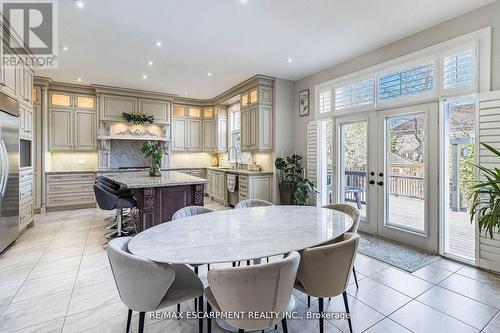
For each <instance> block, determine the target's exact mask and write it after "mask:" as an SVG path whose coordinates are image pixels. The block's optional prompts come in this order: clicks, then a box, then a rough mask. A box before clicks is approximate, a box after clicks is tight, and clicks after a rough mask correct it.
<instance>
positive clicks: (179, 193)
mask: <svg viewBox="0 0 500 333" xmlns="http://www.w3.org/2000/svg"><path fill="white" fill-rule="evenodd" d="M106 176H107V177H109V178H110V179H112V180H113V181H115V182H117V183H119V184H120V185H121V186H122V187H123V188H127V189H130V190H131V192H132V194H133V195H134V198H135V200H137V207H136V208H134V209H132V219H133V222H134V224H135V226H136V229H137V232H141V231H143V230H146V229H148V228H151V227H153V226H155V225H158V224H161V223H164V222H168V221H170V220H172V216H173V215H174V213H175V212H176V211H177V210H179V209H181V208H183V207H186V206H203V199H204V187H205V184H206V183H207V182H208V181H207V180H206V179H203V178H199V177H194V176H191V175H187V174H184V173H181V172H177V171H162V174H161V177H150V176H149V174H148V172H122V173H119V174H109V175H106Z"/></svg>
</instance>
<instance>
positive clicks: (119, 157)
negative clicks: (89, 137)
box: [110, 140, 151, 169]
mask: <svg viewBox="0 0 500 333" xmlns="http://www.w3.org/2000/svg"><path fill="white" fill-rule="evenodd" d="M142 143H143V142H142V141H134V140H111V151H110V167H111V168H112V169H117V168H119V167H122V168H124V167H125V168H144V167H149V165H150V164H151V158H149V157H147V158H146V157H144V153H142V152H141V147H142Z"/></svg>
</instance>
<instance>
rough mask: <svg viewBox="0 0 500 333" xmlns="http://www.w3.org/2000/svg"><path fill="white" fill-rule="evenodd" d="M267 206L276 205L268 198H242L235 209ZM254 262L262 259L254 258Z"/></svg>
mask: <svg viewBox="0 0 500 333" xmlns="http://www.w3.org/2000/svg"><path fill="white" fill-rule="evenodd" d="M266 206H274V204H273V203H271V202H269V201H266V200H260V199H246V200H241V201H240V202H238V203H237V204H236V205H235V206H234V209H240V208H252V207H266ZM266 259H267V262H268V263H269V258H266ZM254 263H260V259H254ZM240 264H241V262H240V261H238V266H240ZM248 265H250V260H247V266H248Z"/></svg>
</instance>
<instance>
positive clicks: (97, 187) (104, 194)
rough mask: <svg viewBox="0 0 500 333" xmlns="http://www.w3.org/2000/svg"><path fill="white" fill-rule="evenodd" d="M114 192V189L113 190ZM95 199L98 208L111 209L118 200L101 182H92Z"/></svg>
mask: <svg viewBox="0 0 500 333" xmlns="http://www.w3.org/2000/svg"><path fill="white" fill-rule="evenodd" d="M113 192H114V191H113ZM94 194H95V200H96V202H97V205H98V206H99V208H101V209H103V210H113V209H115V208H116V207H115V206H116V203H117V202H118V199H119V198H118V196H117V195H115V194H114V193H112V192H110V191H108V190H107V189H106V186H105V185H103V184H99V183H96V184H94Z"/></svg>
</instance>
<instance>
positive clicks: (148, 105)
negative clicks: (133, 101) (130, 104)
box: [139, 98, 170, 124]
mask: <svg viewBox="0 0 500 333" xmlns="http://www.w3.org/2000/svg"><path fill="white" fill-rule="evenodd" d="M139 112H143V113H145V114H149V115H152V116H153V117H154V123H156V124H167V123H170V103H167V102H164V101H159V100H158V101H157V100H151V99H143V98H141V99H139Z"/></svg>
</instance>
